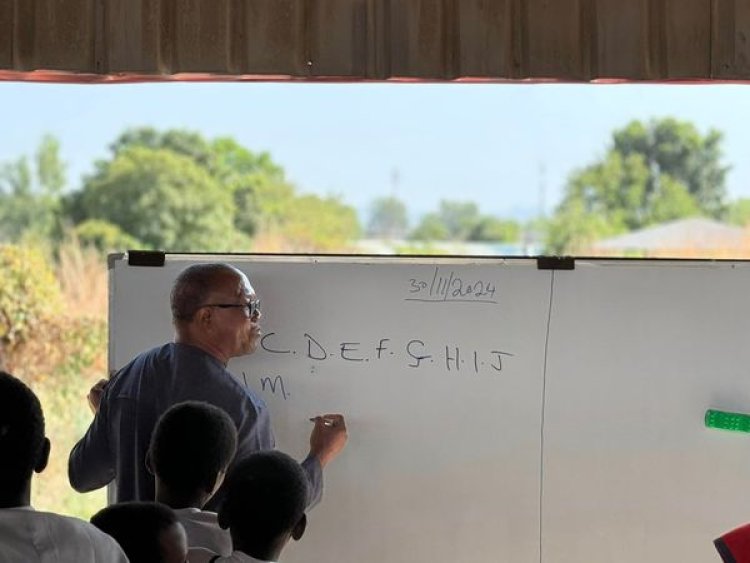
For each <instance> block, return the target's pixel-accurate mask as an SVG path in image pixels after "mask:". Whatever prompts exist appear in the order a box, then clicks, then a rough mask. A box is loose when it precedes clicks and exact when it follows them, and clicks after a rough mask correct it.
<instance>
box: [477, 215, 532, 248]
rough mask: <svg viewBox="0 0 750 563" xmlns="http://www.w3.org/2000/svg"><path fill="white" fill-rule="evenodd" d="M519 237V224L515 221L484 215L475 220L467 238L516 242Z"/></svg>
mask: <svg viewBox="0 0 750 563" xmlns="http://www.w3.org/2000/svg"><path fill="white" fill-rule="evenodd" d="M520 238H521V225H519V224H518V222H517V221H513V220H503V219H498V218H497V217H490V216H484V217H482V218H480V219H479V221H477V223H476V224H475V225H474V228H473V229H472V231H471V233H470V234H469V240H477V241H486V242H516V241H518V240H519V239H520Z"/></svg>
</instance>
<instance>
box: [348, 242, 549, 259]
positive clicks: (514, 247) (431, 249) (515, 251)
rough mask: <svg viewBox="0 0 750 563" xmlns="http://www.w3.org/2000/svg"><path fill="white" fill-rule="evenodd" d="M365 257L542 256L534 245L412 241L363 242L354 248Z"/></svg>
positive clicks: (357, 243)
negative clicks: (397, 255)
mask: <svg viewBox="0 0 750 563" xmlns="http://www.w3.org/2000/svg"><path fill="white" fill-rule="evenodd" d="M354 247H355V250H356V252H360V253H362V254H386V255H392V254H447V255H452V256H534V255H536V254H538V253H539V252H540V247H539V245H538V244H537V243H535V242H528V243H505V242H472V241H451V240H432V241H413V240H405V239H399V240H388V239H362V240H359V241H357V242H356V243H355V245H354Z"/></svg>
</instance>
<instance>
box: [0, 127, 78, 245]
mask: <svg viewBox="0 0 750 563" xmlns="http://www.w3.org/2000/svg"><path fill="white" fill-rule="evenodd" d="M33 163H34V165H33V167H32V165H30V164H29V159H28V158H27V157H25V156H22V157H20V158H19V159H17V160H15V161H12V162H9V163H5V164H4V165H2V166H0V239H2V240H9V241H18V240H20V239H22V238H29V237H30V238H34V239H49V238H53V237H56V236H59V235H60V233H61V231H62V215H61V195H62V191H63V189H64V187H65V164H64V163H63V161H62V159H61V157H60V143H59V141H58V140H57V139H55V138H54V137H53V136H51V135H45V136H44V137H43V138H42V140H41V142H40V144H39V148H38V149H37V152H36V154H35V155H34V159H33Z"/></svg>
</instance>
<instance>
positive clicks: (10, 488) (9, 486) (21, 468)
mask: <svg viewBox="0 0 750 563" xmlns="http://www.w3.org/2000/svg"><path fill="white" fill-rule="evenodd" d="M49 450H50V443H49V440H48V439H47V438H46V437H45V436H44V414H43V413H42V406H41V404H40V403H39V399H37V397H36V395H35V394H34V392H33V391H32V390H31V389H29V388H28V387H27V386H26V385H24V384H23V382H21V380H19V379H16V378H15V377H13V376H12V375H10V374H9V373H6V372H4V371H0V460H2V461H0V496H2V497H3V498H5V499H9V498H13V497H15V496H18V495H20V494H23V492H24V491H25V490H28V484H29V481H30V479H31V475H32V474H33V473H34V472H37V473H38V472H40V471H42V470H43V469H44V468H45V467H46V466H47V460H48V458H49Z"/></svg>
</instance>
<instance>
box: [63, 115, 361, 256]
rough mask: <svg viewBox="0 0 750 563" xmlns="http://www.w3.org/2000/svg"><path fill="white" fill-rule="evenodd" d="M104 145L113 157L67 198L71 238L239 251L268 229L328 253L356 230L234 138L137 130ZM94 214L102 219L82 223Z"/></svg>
mask: <svg viewBox="0 0 750 563" xmlns="http://www.w3.org/2000/svg"><path fill="white" fill-rule="evenodd" d="M110 149H111V150H112V158H111V159H110V160H105V161H100V162H98V163H97V170H96V173H95V174H94V175H93V176H91V177H90V178H88V179H87V180H86V182H85V184H84V187H83V190H82V191H81V192H79V193H77V194H74V195H72V196H70V197H69V198H68V199H67V201H66V203H67V210H68V211H69V213H70V216H71V217H72V219H73V220H74V222H76V223H81V224H83V226H79V227H78V228H77V231H78V234H79V236H81V237H82V238H83V239H84V240H91V241H92V242H94V244H96V245H97V246H99V247H104V246H109V247H111V246H112V245H113V244H117V245H118V246H121V243H122V241H123V237H132V239H135V240H136V241H140V243H141V245H140V246H144V247H147V248H163V249H165V250H174V251H187V250H192V251H221V250H247V249H249V248H250V247H251V246H252V241H251V237H253V236H256V235H258V234H260V233H261V232H273V233H277V234H278V235H279V236H280V237H282V238H283V239H284V240H286V241H287V242H288V244H289V245H291V246H292V247H294V248H296V249H298V250H302V251H309V250H315V249H317V250H335V249H338V248H340V247H341V246H342V245H344V244H346V243H347V242H348V241H350V240H352V239H354V238H357V237H358V236H359V224H358V220H357V217H356V212H355V211H354V209H353V208H351V207H350V206H347V205H345V204H344V203H343V202H342V201H341V200H340V199H338V198H330V197H329V198H320V197H317V196H299V195H298V194H297V193H296V190H295V187H294V186H293V185H291V184H290V183H289V182H287V181H286V179H285V177H284V171H283V169H282V168H281V167H280V166H278V165H277V164H276V163H274V162H273V160H272V159H271V157H270V155H269V154H268V153H265V152H262V153H255V152H252V151H250V150H248V149H247V148H245V147H243V146H242V145H240V144H239V143H238V142H237V141H235V140H234V139H231V138H226V137H222V138H218V139H214V140H212V141H209V140H206V139H204V138H203V137H202V136H201V135H200V134H199V133H195V132H191V131H184V130H168V131H164V132H161V131H158V130H155V129H153V128H149V127H145V128H137V129H130V130H128V131H125V132H124V133H123V134H122V135H120V137H118V138H117V139H116V140H115V142H114V143H113V144H112V145H111V146H110ZM92 220H93V221H100V222H97V223H93V224H91V223H84V222H86V221H92ZM101 221H103V222H104V223H101ZM111 226H114V227H116V228H117V229H119V232H117V231H113V230H112V228H111ZM132 239H127V238H126V239H125V242H128V240H132Z"/></svg>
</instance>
